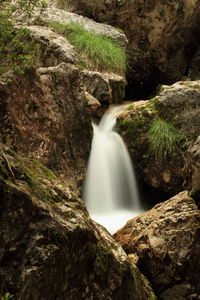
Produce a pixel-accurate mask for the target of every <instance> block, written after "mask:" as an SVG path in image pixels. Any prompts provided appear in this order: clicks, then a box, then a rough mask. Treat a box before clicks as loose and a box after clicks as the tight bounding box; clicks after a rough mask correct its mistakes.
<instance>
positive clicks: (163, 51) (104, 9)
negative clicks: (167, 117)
mask: <svg viewBox="0 0 200 300" xmlns="http://www.w3.org/2000/svg"><path fill="white" fill-rule="evenodd" d="M70 3H71V10H73V11H75V12H77V13H79V14H84V15H86V16H88V17H90V18H93V19H94V20H96V21H100V22H105V23H108V24H111V25H114V26H117V27H119V28H121V29H123V30H124V32H125V34H126V36H127V38H128V40H129V52H130V54H131V62H130V71H131V76H130V80H132V83H133V84H136V82H137V83H138V86H140V89H141V91H142V89H144V87H145V85H146V87H148V86H150V85H151V84H155V83H154V81H155V80H156V81H158V82H159V81H161V82H162V81H163V80H164V81H168V82H170V81H172V80H174V81H177V80H180V78H181V76H182V75H183V74H184V73H185V71H186V69H187V65H188V60H189V57H188V47H190V49H195V48H196V47H197V45H198V32H199V29H198V27H199V24H198V23H199V13H200V12H199V2H198V1H197V0H196V1H178V0H175V1H171V0H167V1H156V0H154V1H145V0H141V1H128V0H127V1H122V0H117V1H113V0H100V1H98V2H95V1H89V0H74V1H71V2H70ZM152 78H154V80H152Z"/></svg>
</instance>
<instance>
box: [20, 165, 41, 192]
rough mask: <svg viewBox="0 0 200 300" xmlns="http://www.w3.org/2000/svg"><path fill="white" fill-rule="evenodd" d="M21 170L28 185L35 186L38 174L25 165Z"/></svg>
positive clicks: (37, 181)
mask: <svg viewBox="0 0 200 300" xmlns="http://www.w3.org/2000/svg"><path fill="white" fill-rule="evenodd" d="M23 171H24V175H25V181H26V182H27V183H28V185H29V186H30V187H31V188H34V187H36V185H38V183H39V178H38V176H37V175H36V174H35V173H33V172H32V171H31V170H30V169H29V168H27V167H25V166H23Z"/></svg>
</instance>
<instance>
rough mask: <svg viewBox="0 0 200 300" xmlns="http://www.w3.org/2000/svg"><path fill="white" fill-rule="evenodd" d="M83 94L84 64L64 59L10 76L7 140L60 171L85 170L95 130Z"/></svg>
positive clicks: (3, 92)
mask: <svg viewBox="0 0 200 300" xmlns="http://www.w3.org/2000/svg"><path fill="white" fill-rule="evenodd" d="M81 93H82V88H81V76H80V71H79V69H78V68H77V67H75V66H74V65H72V64H66V63H64V62H63V63H61V64H59V65H57V66H52V67H42V68H38V70H37V71H35V69H30V70H27V71H26V73H25V74H24V75H18V76H16V75H15V76H12V77H11V78H9V79H8V78H7V79H4V81H2V83H1V85H0V97H1V122H2V123H1V129H0V134H1V139H2V141H3V142H4V143H6V144H7V145H10V146H12V147H14V148H15V150H16V151H17V152H20V153H22V154H24V155H26V156H28V157H31V158H36V159H38V160H40V161H41V162H42V163H44V164H45V165H47V166H48V167H50V168H51V169H53V170H54V171H56V172H57V174H64V176H65V177H71V176H72V175H76V174H77V173H79V172H82V171H83V168H85V163H86V158H87V157H88V154H89V146H88V145H89V143H90V140H91V130H92V129H91V124H90V118H89V115H88V112H87V108H86V106H85V104H84V100H83V99H82V96H81ZM5 132H6V134H5Z"/></svg>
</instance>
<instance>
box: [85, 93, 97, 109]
mask: <svg viewBox="0 0 200 300" xmlns="http://www.w3.org/2000/svg"><path fill="white" fill-rule="evenodd" d="M84 97H85V100H86V102H87V104H88V106H90V107H91V108H92V109H94V110H95V109H97V108H99V107H100V106H101V103H100V102H99V101H98V100H97V99H96V98H95V97H93V96H92V95H91V94H89V93H88V92H84Z"/></svg>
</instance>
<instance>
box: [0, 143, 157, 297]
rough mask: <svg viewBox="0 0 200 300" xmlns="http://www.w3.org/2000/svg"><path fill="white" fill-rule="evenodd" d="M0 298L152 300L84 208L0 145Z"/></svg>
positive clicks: (37, 167) (45, 172)
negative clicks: (12, 296) (10, 296)
mask: <svg viewBox="0 0 200 300" xmlns="http://www.w3.org/2000/svg"><path fill="white" fill-rule="evenodd" d="M0 169H1V175H0V192H1V199H0V220H1V228H0V249H1V250H0V296H2V297H3V295H5V294H6V293H8V292H9V293H10V294H12V295H14V298H13V299H23V300H30V299H34V300H41V299H45V300H55V299H62V300H65V299H72V300H74V299H116V300H117V299H119V300H120V299H125V300H126V299H127V300H128V299H130V300H134V299H135V300H138V299H140V300H143V299H149V300H151V299H154V298H153V297H154V294H153V292H152V289H151V288H150V286H149V284H148V282H147V281H146V280H145V279H144V277H143V276H142V275H141V274H140V272H139V270H138V269H137V268H136V267H135V266H134V265H133V264H132V263H131V262H130V261H129V260H128V258H127V256H126V254H125V253H124V251H123V250H122V249H121V247H120V246H118V244H117V243H116V242H115V241H114V240H113V239H112V237H111V236H110V234H109V233H108V232H107V231H106V230H105V229H104V228H102V227H101V226H99V225H97V224H95V223H94V222H92V220H91V219H90V217H89V215H88V212H87V211H86V208H85V205H84V203H83V202H82V201H81V200H80V199H79V198H77V197H76V195H75V194H74V193H73V192H72V191H71V190H70V189H69V188H68V187H66V186H64V185H63V184H62V183H61V182H60V181H59V180H58V178H56V177H55V175H54V174H53V173H52V172H51V171H50V170H49V169H47V168H46V167H44V166H43V165H41V164H39V163H38V162H36V161H34V160H30V159H25V158H22V157H20V156H18V155H17V154H16V153H15V152H13V151H11V150H10V149H9V148H8V147H5V146H4V145H2V144H1V145H0Z"/></svg>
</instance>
